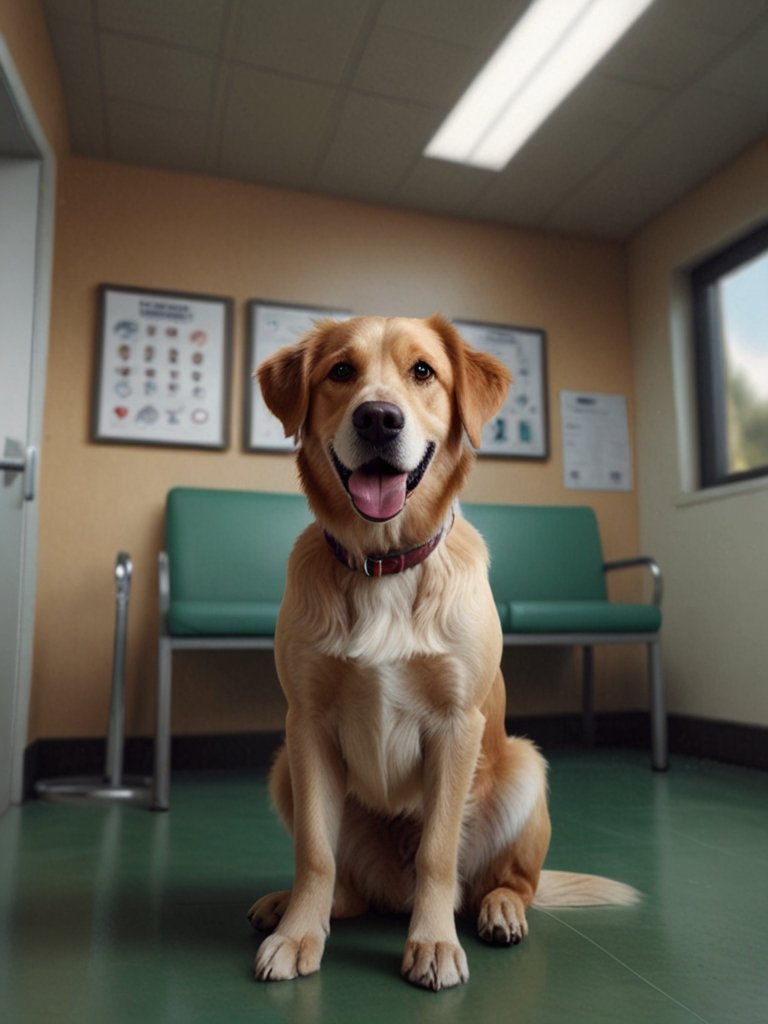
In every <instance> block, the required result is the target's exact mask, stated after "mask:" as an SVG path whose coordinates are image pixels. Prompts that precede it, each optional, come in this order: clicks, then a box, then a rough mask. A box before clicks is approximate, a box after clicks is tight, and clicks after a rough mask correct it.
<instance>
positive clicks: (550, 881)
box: [533, 871, 641, 908]
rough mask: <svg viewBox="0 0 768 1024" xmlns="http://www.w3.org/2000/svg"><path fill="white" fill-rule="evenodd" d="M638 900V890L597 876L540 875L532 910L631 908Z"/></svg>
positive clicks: (562, 873) (552, 873) (558, 872)
mask: <svg viewBox="0 0 768 1024" xmlns="http://www.w3.org/2000/svg"><path fill="white" fill-rule="evenodd" d="M640 899H641V896H640V893H639V892H638V891H637V889H633V888H632V886H631V885H625V884H624V882H615V881H614V880H613V879H612V878H602V877H600V876H599V875H577V874H574V873H572V872H570V871H542V873H541V877H540V879H539V886H538V888H537V890H536V895H535V896H534V898H533V906H534V907H545V908H546V907H597V906H616V907H630V906H632V905H633V904H634V903H638V902H639V901H640Z"/></svg>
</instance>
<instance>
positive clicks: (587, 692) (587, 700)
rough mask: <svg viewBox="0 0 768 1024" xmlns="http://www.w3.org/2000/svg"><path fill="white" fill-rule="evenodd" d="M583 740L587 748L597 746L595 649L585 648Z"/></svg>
mask: <svg viewBox="0 0 768 1024" xmlns="http://www.w3.org/2000/svg"><path fill="white" fill-rule="evenodd" d="M581 665H582V672H581V740H582V743H583V744H584V746H585V747H593V746H594V745H595V649H594V647H588V646H587V647H583V648H582V653H581Z"/></svg>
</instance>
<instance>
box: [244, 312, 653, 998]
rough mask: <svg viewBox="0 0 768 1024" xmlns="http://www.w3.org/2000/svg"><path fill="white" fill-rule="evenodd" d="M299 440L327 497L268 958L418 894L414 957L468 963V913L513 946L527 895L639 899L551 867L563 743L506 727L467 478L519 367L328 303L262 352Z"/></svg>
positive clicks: (295, 584)
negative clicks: (464, 937) (283, 868)
mask: <svg viewBox="0 0 768 1024" xmlns="http://www.w3.org/2000/svg"><path fill="white" fill-rule="evenodd" d="M258 377H259V382H260V385H261V389H262V393H263V395H264V398H265V401H266V403H267V406H268V407H269V408H270V410H271V411H272V412H273V413H274V414H275V416H277V417H278V418H279V419H280V421H281V422H282V424H283V427H284V428H285V433H286V436H290V435H296V437H297V439H298V451H297V459H298V468H299V474H300V478H301V482H302V485H303V488H304V490H305V492H306V495H307V498H308V500H309V503H310V506H311V508H312V510H313V512H314V513H315V516H316V522H315V523H313V524H312V525H311V526H310V527H309V528H308V529H307V530H306V531H305V532H304V533H303V534H302V535H301V536H300V537H299V538H298V540H297V542H296V545H295V547H294V550H293V552H292V554H291V557H290V560H289V565H288V574H287V583H286V590H285V597H284V600H283V604H282V608H281V611H280V616H279V620H278V623H277V630H276V635H275V657H276V662H277V669H278V674H279V677H280V682H281V685H282V687H283V689H284V691H285V695H286V698H287V702H288V713H287V719H286V742H285V746H284V747H283V749H282V750H281V752H280V753H279V755H278V757H277V760H276V761H275V764H274V767H273V769H272V773H271V777H270V789H271V794H272V798H273V800H274V803H275V805H276V807H277V809H278V811H279V813H280V815H281V817H282V819H283V821H284V823H285V825H286V826H287V828H288V829H289V831H290V832H291V834H292V836H293V840H294V845H295V853H296V870H295V879H294V885H293V890H292V891H291V892H280V893H273V894H271V895H268V896H265V897H263V898H262V899H260V900H258V901H257V902H256V903H255V904H254V905H253V907H252V908H251V910H250V912H249V917H250V920H251V923H252V924H253V926H254V927H256V928H258V929H261V930H266V931H271V932H272V934H271V935H269V936H268V937H267V938H266V939H265V940H264V941H263V942H262V944H261V946H260V947H259V950H258V953H257V956H256V963H255V974H256V977H257V978H259V979H264V980H280V979H287V978H294V977H296V976H298V975H305V974H309V973H311V972H313V971H316V970H318V968H319V967H320V961H321V958H322V955H323V948H324V946H325V941H326V937H327V935H328V932H329V927H330V919H331V918H333V917H336V918H341V917H349V916H352V915H356V914H362V913H365V912H366V911H367V910H368V909H373V910H383V911H387V912H402V913H407V914H410V927H409V930H408V937H407V941H406V943H405V953H404V957H403V963H402V973H403V974H404V975H405V977H406V978H407V979H408V980H409V981H411V982H413V983H414V984H416V985H421V986H424V987H425V988H428V989H434V990H437V989H442V988H446V987H448V986H451V985H457V984H459V983H461V982H465V981H466V980H467V978H468V976H469V972H468V968H467V959H466V956H465V954H464V951H463V949H462V948H461V945H460V944H459V940H458V937H457V933H456V924H455V914H456V913H457V912H460V913H462V914H470V915H472V916H473V917H474V919H475V920H476V921H477V930H478V932H479V934H480V937H481V938H482V939H484V940H486V941H487V942H489V943H494V944H498V945H510V944H515V943H518V942H520V940H521V939H522V938H523V937H524V936H525V935H526V934H527V931H528V925H527V922H526V916H525V915H526V908H527V907H528V906H529V905H531V904H534V905H540V906H563V905H577V904H591V903H619V904H620V903H625V904H626V903H630V902H633V901H634V899H635V897H636V893H635V891H634V890H633V889H631V888H629V887H628V886H624V885H622V884H621V883H618V882H613V881H610V880H608V879H600V878H596V877H595V876H588V875H572V874H569V873H566V872H550V871H542V864H543V862H544V858H545V855H546V853H547V847H548V844H549V838H550V822H549V815H548V811H547V784H546V764H545V761H544V759H543V758H542V757H541V755H540V754H539V752H538V751H537V749H536V748H535V747H534V745H533V744H532V743H530V742H529V741H528V740H526V739H521V738H516V737H512V738H510V737H508V736H507V735H506V734H505V728H504V709H505V689H504V682H503V679H502V675H501V671H500V668H499V666H500V661H501V653H502V635H501V627H500V624H499V617H498V614H497V611H496V607H495V605H494V602H493V597H492V595H491V590H490V587H489V585H488V552H487V550H486V547H485V544H484V543H483V540H482V538H481V537H480V536H479V534H478V533H477V531H476V530H475V529H474V528H473V527H472V526H471V525H470V524H469V523H468V522H467V521H466V520H465V519H463V518H462V516H461V514H460V511H459V509H458V507H457V504H456V498H457V495H458V493H459V491H460V489H461V487H462V485H463V483H464V481H465V479H466V477H467V474H468V472H469V470H470V467H471V465H472V461H473V458H474V456H473V453H472V452H471V450H470V448H469V446H468V445H467V444H466V441H465V435H466V437H468V438H469V441H470V442H471V444H472V445H473V446H474V447H475V448H477V447H478V446H479V444H480V435H481V429H482V427H483V424H484V423H486V422H487V421H488V420H489V419H490V418H491V417H492V416H493V415H494V414H495V413H496V412H497V411H498V410H499V408H500V407H501V404H502V403H503V401H504V398H505V396H506V393H507V390H508V387H509V382H510V378H509V374H508V373H507V371H506V369H505V368H504V367H503V366H502V364H501V363H499V362H498V361H497V360H496V359H494V358H493V357H491V356H489V355H487V354H484V353H482V352H478V351H475V350H474V349H472V348H471V347H470V346H469V345H468V344H467V343H466V342H465V341H464V340H463V339H462V338H461V337H460V336H459V334H458V333H457V332H456V331H455V329H454V328H453V327H452V326H451V324H450V323H448V322H447V321H446V320H444V319H442V318H440V317H437V316H435V317H432V318H431V319H429V320H412V319H405V318H392V319H385V318H381V317H359V318H355V319H351V320H347V321H343V322H333V321H326V322H322V323H319V324H318V325H317V326H316V327H315V329H314V330H313V331H311V333H310V334H309V335H308V336H307V337H305V338H304V339H303V340H301V341H300V342H299V343H298V344H296V345H294V346H292V347H289V348H285V349H282V350H281V351H280V352H278V353H277V354H276V355H275V356H273V357H272V358H271V359H269V360H268V361H266V362H265V363H264V364H263V365H262V367H261V368H260V370H259V371H258Z"/></svg>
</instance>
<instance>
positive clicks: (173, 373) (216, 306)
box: [92, 284, 233, 449]
mask: <svg viewBox="0 0 768 1024" xmlns="http://www.w3.org/2000/svg"><path fill="white" fill-rule="evenodd" d="M232 305H233V304H232V300H231V299H227V298H220V297H217V296H212V295H192V294H188V293H186V292H161V291H155V290H152V289H147V288H132V287H126V286H123V285H112V284H102V285H100V286H99V313H98V328H97V337H96V373H95V386H94V401H93V411H92V438H93V440H94V441H107V442H116V443H123V444H151V445H171V446H181V447H189V448H218V449H221V448H226V447H227V444H228V443H229V392H230V377H231V363H232V359H231V345H232Z"/></svg>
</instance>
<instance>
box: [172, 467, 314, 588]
mask: <svg viewBox="0 0 768 1024" xmlns="http://www.w3.org/2000/svg"><path fill="white" fill-rule="evenodd" d="M311 521H312V516H311V514H310V511H309V509H308V507H307V502H306V500H305V498H304V497H303V496H302V495H299V494H267V493H262V492H258V491H227V490H214V489H208V488H191V487H177V488H174V489H173V490H172V491H170V492H169V494H168V499H167V503H166V516H165V542H166V551H167V552H168V557H169V562H170V569H171V599H172V600H174V601H195V600H205V601H280V600H281V599H282V596H283V591H284V590H285V571H286V563H287V561H288V555H289V554H290V551H291V548H292V547H293V543H294V541H295V540H296V538H297V537H298V535H299V534H300V533H301V531H302V530H303V529H304V528H305V527H306V526H307V525H308V524H309V523H310V522H311Z"/></svg>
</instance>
